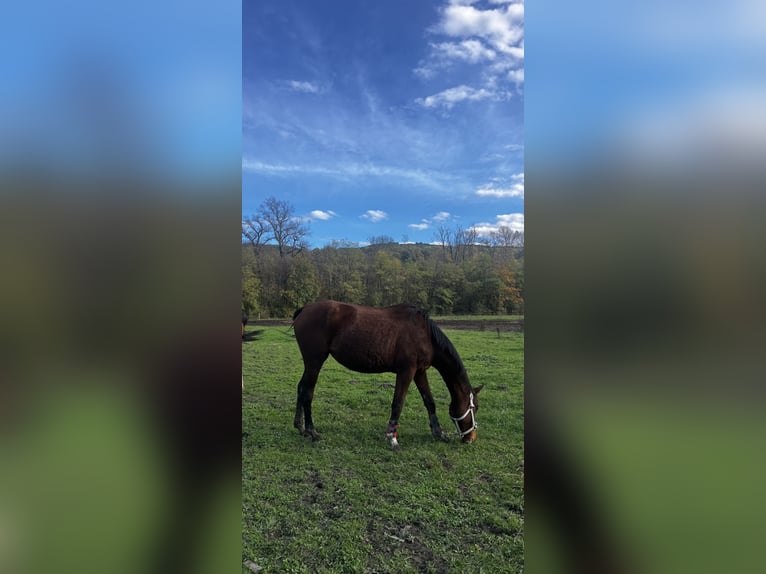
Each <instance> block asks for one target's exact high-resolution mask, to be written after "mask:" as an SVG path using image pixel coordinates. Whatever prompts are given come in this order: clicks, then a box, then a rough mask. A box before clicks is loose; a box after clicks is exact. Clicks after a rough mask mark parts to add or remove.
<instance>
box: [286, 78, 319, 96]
mask: <svg viewBox="0 0 766 574" xmlns="http://www.w3.org/2000/svg"><path fill="white" fill-rule="evenodd" d="M287 87H288V88H290V89H291V90H293V91H294V92H303V93H305V94H318V93H319V92H320V91H321V88H320V87H319V85H318V84H315V83H313V82H300V81H298V80H288V81H287Z"/></svg>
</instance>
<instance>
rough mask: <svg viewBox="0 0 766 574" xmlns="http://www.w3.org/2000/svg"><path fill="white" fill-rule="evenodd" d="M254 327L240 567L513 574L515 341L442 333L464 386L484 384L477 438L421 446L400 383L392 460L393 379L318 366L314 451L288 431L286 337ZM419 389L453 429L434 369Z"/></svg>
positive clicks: (418, 409)
mask: <svg viewBox="0 0 766 574" xmlns="http://www.w3.org/2000/svg"><path fill="white" fill-rule="evenodd" d="M249 330H250V331H252V330H254V329H253V328H252V327H251V328H250V329H249ZM256 330H257V335H256V337H255V339H254V340H252V341H248V342H245V343H243V346H242V351H243V359H242V360H243V373H244V382H245V391H244V395H243V406H242V418H243V420H242V430H243V434H244V436H243V438H242V473H243V476H242V489H243V492H242V537H243V557H242V558H243V563H247V562H248V561H249V562H250V563H254V564H255V565H257V567H258V568H261V570H260V571H261V572H265V573H270V572H307V573H309V572H310V573H314V572H370V573H373V572H391V573H397V574H398V573H407V572H488V573H489V572H521V571H522V570H523V557H524V542H523V527H524V496H523V489H522V485H523V473H524V463H523V343H524V339H523V334H521V333H503V334H502V335H501V336H500V337H498V336H497V334H496V333H494V332H474V331H457V330H455V331H445V332H446V334H447V336H448V337H450V339H451V340H452V342H453V343H454V344H455V347H456V348H457V350H458V352H459V353H460V355H461V357H462V358H463V361H464V363H465V365H466V368H467V370H468V374H469V377H470V378H471V382H472V384H473V385H474V386H477V385H480V384H485V385H486V386H485V389H484V390H483V391H482V393H481V395H480V410H479V412H478V415H477V420H478V422H479V425H480V428H479V435H478V440H477V441H476V443H474V444H471V445H464V444H462V443H460V441H459V440H458V439H457V438H453V440H452V441H451V442H450V443H442V442H437V441H435V440H433V439H432V438H431V434H430V429H429V426H428V416H427V414H426V411H425V408H424V407H423V403H422V400H421V398H420V394H419V393H418V392H417V389H416V388H415V385H414V384H413V385H412V386H411V388H410V393H409V394H408V396H407V401H406V403H405V406H404V410H403V412H402V416H401V418H400V426H399V437H400V442H401V445H402V451H401V452H398V453H395V452H393V451H391V450H390V449H389V448H388V446H387V443H386V441H385V439H384V431H385V428H386V423H387V421H388V417H389V414H390V405H391V399H392V396H393V389H392V388H391V387H389V385H390V384H392V383H393V381H394V375H393V374H380V375H363V374H360V373H355V372H352V371H349V370H347V369H345V368H343V367H341V366H340V365H339V364H338V363H336V362H335V361H334V360H333V359H329V360H328V361H327V363H325V366H324V368H323V370H322V373H321V374H320V376H319V382H318V384H317V388H316V394H315V396H314V404H313V407H314V408H313V414H314V422H315V424H316V427H317V430H318V431H319V432H320V433H322V435H323V440H321V441H319V442H311V441H310V440H309V439H306V438H303V437H301V436H300V435H299V434H298V431H297V430H295V429H294V428H293V426H292V420H293V416H294V414H295V394H296V387H297V383H298V380H299V379H300V376H301V373H302V362H301V359H300V353H299V351H298V347H297V345H296V343H295V339H294V337H293V335H292V331H288V330H287V329H286V328H284V327H258V328H256ZM429 379H430V382H431V389H432V391H433V394H434V398H435V400H436V403H437V414H438V415H439V418H440V421H441V423H442V426H443V428H444V429H445V430H447V429H452V430H454V425H452V422H451V421H450V420H449V415H448V413H447V407H448V405H449V394H448V392H447V389H446V387H445V385H444V383H443V382H442V380H441V377H439V375H438V373H437V372H436V371H435V370H433V369H431V370H429ZM251 566H252V564H251ZM253 568H254V567H253ZM256 569H257V568H256ZM249 571H250V570H248V569H247V567H245V566H244V565H243V572H249Z"/></svg>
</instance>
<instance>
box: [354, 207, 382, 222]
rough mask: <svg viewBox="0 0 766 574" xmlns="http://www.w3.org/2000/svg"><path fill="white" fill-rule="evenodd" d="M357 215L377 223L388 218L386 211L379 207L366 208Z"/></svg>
mask: <svg viewBox="0 0 766 574" xmlns="http://www.w3.org/2000/svg"><path fill="white" fill-rule="evenodd" d="M359 217H361V218H362V219H367V220H369V221H371V222H373V223H378V222H379V221H383V220H384V219H388V213H386V212H385V211H381V210H379V209H368V210H367V211H365V212H364V213H363V214H362V215H360V216H359Z"/></svg>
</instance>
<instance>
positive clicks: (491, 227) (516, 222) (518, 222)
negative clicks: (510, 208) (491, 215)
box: [473, 213, 524, 237]
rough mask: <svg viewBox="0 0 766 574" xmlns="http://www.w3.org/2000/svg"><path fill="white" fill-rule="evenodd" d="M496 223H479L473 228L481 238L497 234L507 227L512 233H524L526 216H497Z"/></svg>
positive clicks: (515, 214)
mask: <svg viewBox="0 0 766 574" xmlns="http://www.w3.org/2000/svg"><path fill="white" fill-rule="evenodd" d="M496 217H497V218H496V220H495V222H494V223H477V224H476V225H474V226H473V229H475V230H476V234H477V235H478V236H479V237H489V236H490V235H491V234H492V233H496V232H497V231H498V229H500V228H501V227H507V228H509V229H510V230H511V231H520V232H523V231H524V214H523V213H506V214H502V215H498V216H496Z"/></svg>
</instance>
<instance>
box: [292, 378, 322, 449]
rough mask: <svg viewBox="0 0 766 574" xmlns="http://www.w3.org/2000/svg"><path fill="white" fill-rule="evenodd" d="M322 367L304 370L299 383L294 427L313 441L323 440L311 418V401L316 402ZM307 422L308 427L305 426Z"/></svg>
mask: <svg viewBox="0 0 766 574" xmlns="http://www.w3.org/2000/svg"><path fill="white" fill-rule="evenodd" d="M321 368H322V365H321V364H320V365H319V366H308V365H306V366H305V367H304V369H303V376H302V377H301V380H300V382H299V383H298V398H297V400H296V404H295V420H294V421H293V426H295V428H297V429H298V432H299V433H301V434H302V435H303V436H310V437H311V438H312V439H313V440H319V439H320V438H322V437H321V436H320V435H319V433H318V432H316V431H315V430H314V421H313V419H312V418H311V401H312V400H314V387H315V386H316V384H317V378H318V377H319V370H320V369H321ZM304 420H305V422H306V425H305V426H304V425H303V421H304Z"/></svg>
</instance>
